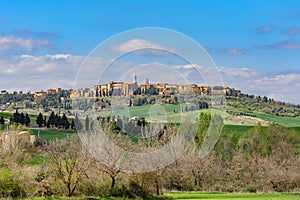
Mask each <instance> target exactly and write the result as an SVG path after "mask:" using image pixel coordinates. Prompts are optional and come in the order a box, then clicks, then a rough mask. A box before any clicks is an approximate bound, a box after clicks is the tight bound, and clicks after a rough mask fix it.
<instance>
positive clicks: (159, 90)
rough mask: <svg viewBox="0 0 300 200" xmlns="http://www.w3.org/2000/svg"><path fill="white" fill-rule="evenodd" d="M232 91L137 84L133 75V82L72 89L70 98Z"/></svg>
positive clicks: (204, 93)
mask: <svg viewBox="0 0 300 200" xmlns="http://www.w3.org/2000/svg"><path fill="white" fill-rule="evenodd" d="M233 90H234V89H233V88H229V87H221V86H215V87H212V86H199V85H197V84H170V83H150V82H149V79H146V81H145V83H143V84H140V85H138V84H137V75H136V74H135V73H134V75H133V82H122V81H111V82H109V83H107V84H99V85H95V86H93V87H91V88H80V89H73V90H71V93H70V98H89V97H94V98H97V97H106V96H130V95H136V94H157V95H173V94H188V93H197V94H199V95H211V94H213V95H218V94H219V95H225V94H230V93H232V91H233Z"/></svg>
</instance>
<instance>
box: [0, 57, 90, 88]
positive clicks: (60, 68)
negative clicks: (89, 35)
mask: <svg viewBox="0 0 300 200" xmlns="http://www.w3.org/2000/svg"><path fill="white" fill-rule="evenodd" d="M83 58H84V57H82V56H76V55H64V54H58V55H41V56H31V55H20V56H16V55H14V56H12V55H10V56H5V57H3V58H1V61H0V77H1V82H0V88H1V89H7V90H12V89H14V90H16V89H17V88H19V90H26V88H27V89H28V88H30V89H31V90H33V91H34V90H41V89H46V88H49V87H66V88H70V87H72V84H71V83H73V82H74V79H75V75H76V72H77V70H78V68H79V66H80V64H81V62H82V60H83Z"/></svg>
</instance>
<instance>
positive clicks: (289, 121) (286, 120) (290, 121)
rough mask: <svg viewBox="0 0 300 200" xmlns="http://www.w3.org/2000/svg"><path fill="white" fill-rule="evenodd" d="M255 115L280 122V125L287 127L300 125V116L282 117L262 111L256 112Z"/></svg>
mask: <svg viewBox="0 0 300 200" xmlns="http://www.w3.org/2000/svg"><path fill="white" fill-rule="evenodd" d="M254 115H255V117H258V118H260V119H263V120H266V121H269V122H275V123H279V124H280V125H282V126H285V127H300V118H291V117H280V116H275V115H270V114H267V113H262V112H255V113H254Z"/></svg>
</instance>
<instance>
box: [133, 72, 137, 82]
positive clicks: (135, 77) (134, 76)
mask: <svg viewBox="0 0 300 200" xmlns="http://www.w3.org/2000/svg"><path fill="white" fill-rule="evenodd" d="M133 82H134V83H137V76H136V73H135V72H134V74H133Z"/></svg>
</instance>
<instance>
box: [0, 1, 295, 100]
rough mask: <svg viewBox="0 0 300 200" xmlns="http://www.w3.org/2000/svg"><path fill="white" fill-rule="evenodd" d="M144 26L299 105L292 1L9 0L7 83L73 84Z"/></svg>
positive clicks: (3, 17) (1, 61)
mask: <svg viewBox="0 0 300 200" xmlns="http://www.w3.org/2000/svg"><path fill="white" fill-rule="evenodd" d="M141 27H162V28H168V29H173V30H176V31H179V32H181V33H183V34H186V35H187V36H189V37H191V38H193V39H194V40H195V41H197V42H198V43H199V44H201V45H202V46H203V47H204V48H205V49H206V50H207V51H208V53H209V54H210V56H211V57H212V59H213V60H214V62H215V63H216V65H217V66H218V67H220V71H221V73H222V75H223V76H224V77H223V79H224V82H225V84H226V85H229V86H232V87H235V88H238V89H241V90H243V91H245V92H248V93H254V94H259V95H268V96H270V97H274V98H275V99H280V100H285V101H289V102H296V103H300V100H299V99H300V95H299V94H298V93H299V92H298V90H299V89H300V80H299V79H300V56H299V55H300V1H288V0H282V1H279V0H277V1H276V0H275V1H272V2H271V1H259V0H257V1H255V0H254V1H216V2H212V1H203V0H200V1H96V0H94V1H90V0H87V1H84V0H82V1H79V0H78V1H59V0H51V1H37V0H36V1H33V0H27V1H20V0H19V1H14V0H3V1H1V2H0V70H1V71H0V79H2V80H1V83H0V88H1V89H8V90H31V91H35V90H39V89H46V88H48V87H66V88H70V87H71V86H72V82H73V81H74V77H75V75H76V72H77V70H78V68H79V66H80V63H81V61H82V60H83V59H84V57H85V56H87V55H88V54H89V52H90V51H91V50H92V49H93V48H94V47H95V46H96V45H98V44H99V43H100V42H102V41H104V40H105V39H107V38H109V37H110V36H112V35H114V34H118V33H120V32H122V31H126V30H129V29H134V28H141ZM54 75H55V77H56V78H53V76H54ZM47 80H49V81H47ZM51 80H52V81H51ZM53 80H54V81H53ZM279 88H280V89H279Z"/></svg>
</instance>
